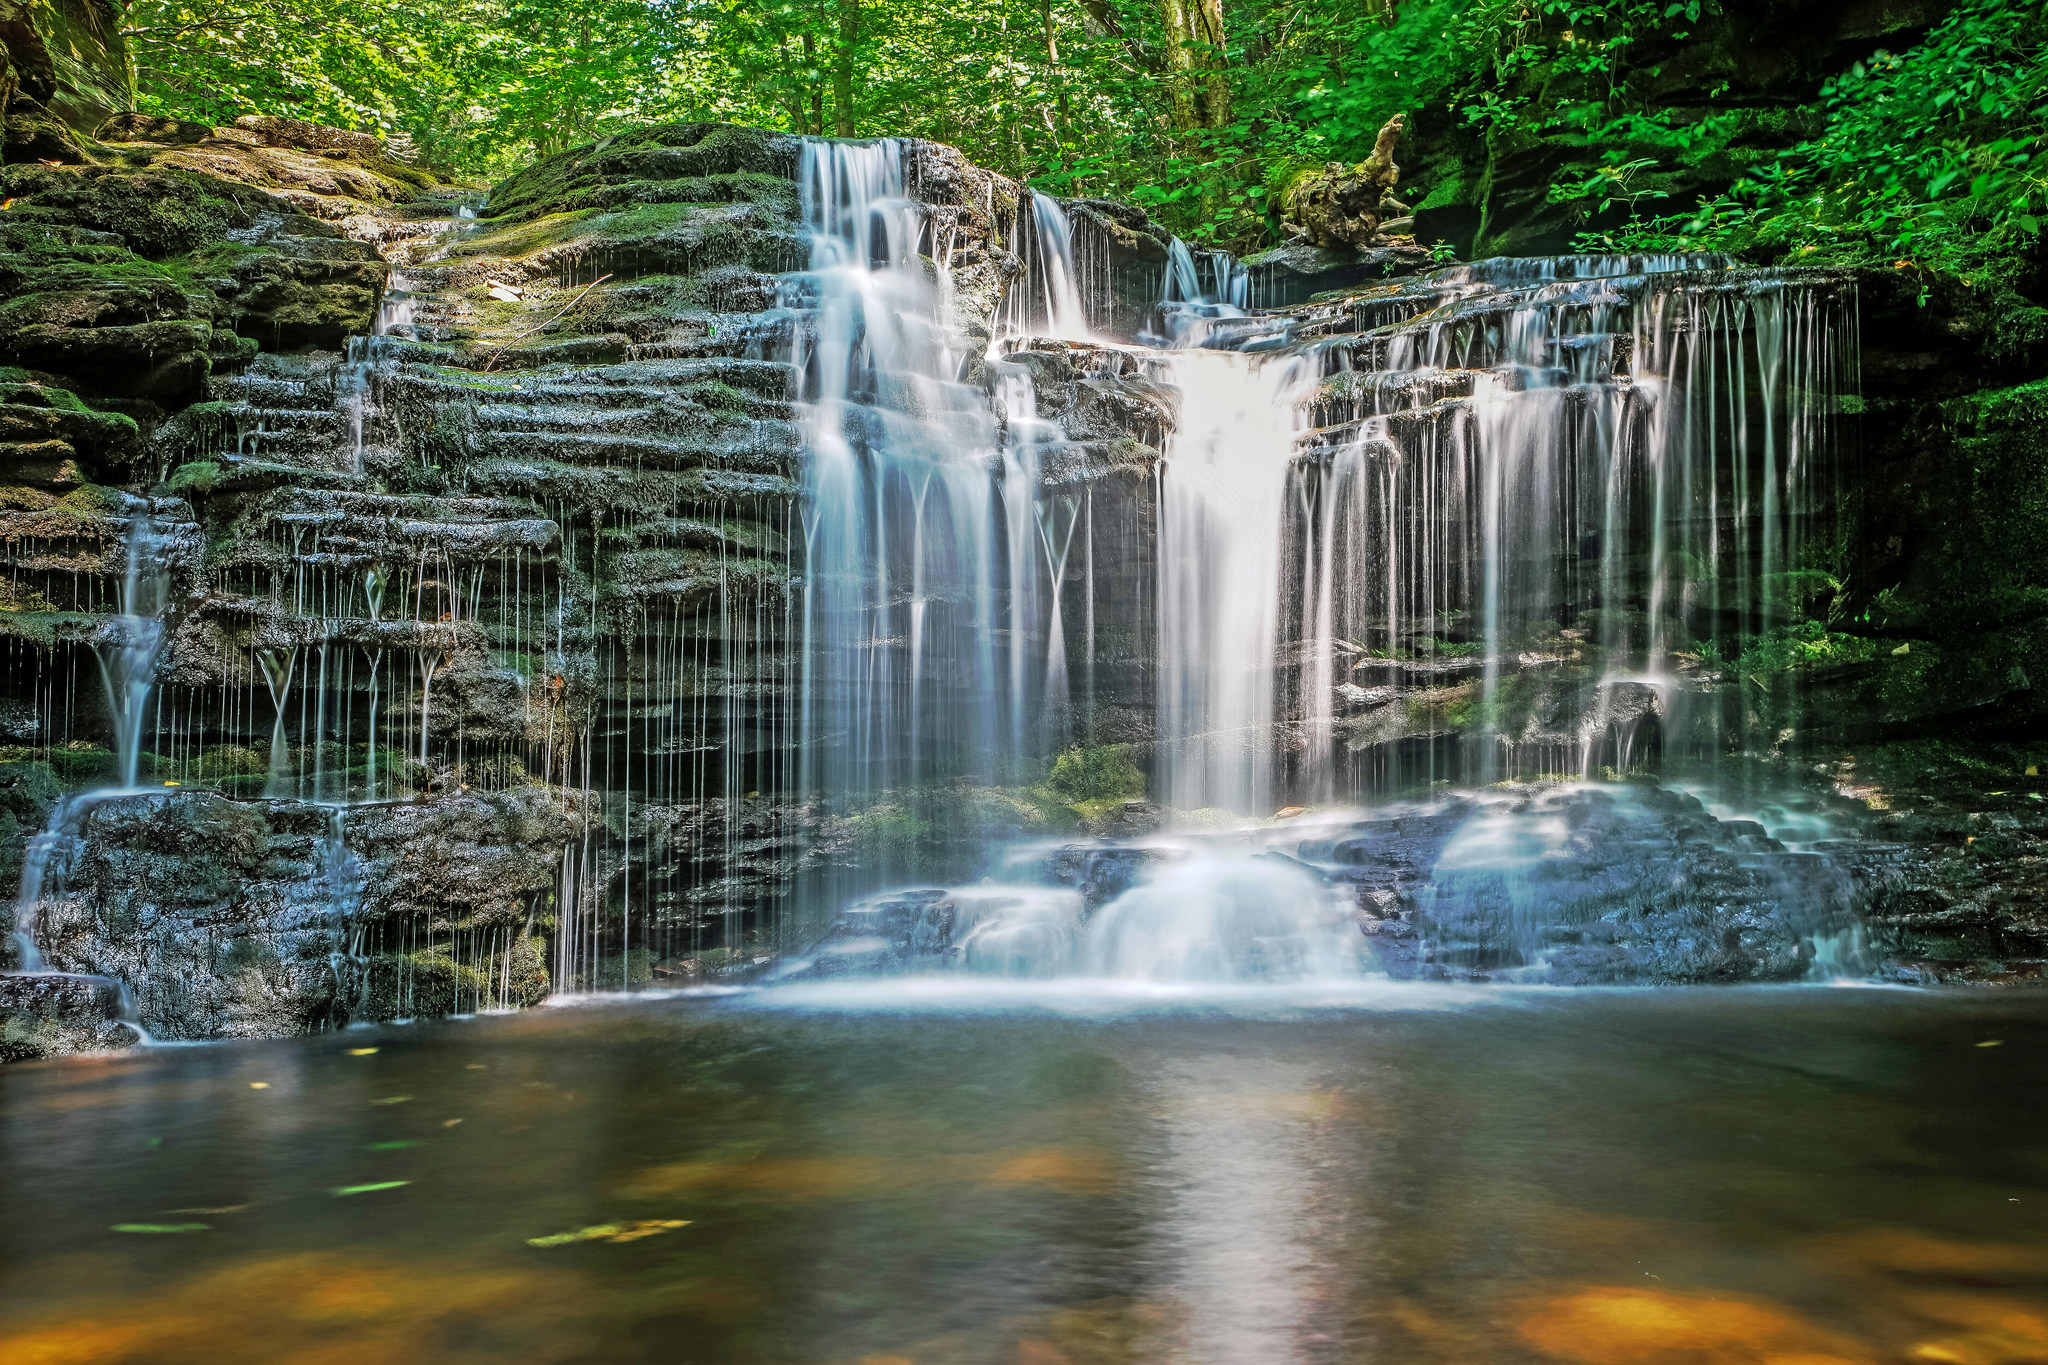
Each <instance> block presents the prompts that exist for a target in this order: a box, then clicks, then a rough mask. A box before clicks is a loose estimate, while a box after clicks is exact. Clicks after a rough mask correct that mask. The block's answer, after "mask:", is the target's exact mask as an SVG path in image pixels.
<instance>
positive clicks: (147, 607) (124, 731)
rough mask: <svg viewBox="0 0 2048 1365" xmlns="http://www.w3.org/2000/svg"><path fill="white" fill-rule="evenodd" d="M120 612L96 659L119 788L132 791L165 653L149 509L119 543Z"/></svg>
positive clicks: (161, 587) (161, 577)
mask: <svg viewBox="0 0 2048 1365" xmlns="http://www.w3.org/2000/svg"><path fill="white" fill-rule="evenodd" d="M122 554H123V559H124V563H123V566H122V571H121V602H120V612H119V614H118V615H117V616H115V618H114V620H113V621H112V623H111V624H110V627H109V630H108V632H107V634H108V636H109V638H107V639H106V641H105V642H104V643H101V644H99V645H98V646H97V647H96V649H95V651H94V652H95V654H96V655H97V656H98V658H99V662H100V677H101V680H102V681H103V682H104V683H105V684H106V689H107V715H108V718H109V719H110V720H111V721H112V729H113V736H112V738H113V749H114V760H115V767H116V770H117V771H118V772H119V774H120V783H119V785H120V786H121V787H123V788H133V787H134V786H135V784H136V782H137V780H138V778H139V775H140V771H141V763H142V727H143V723H144V719H145V717H146V715H147V712H148V709H149V694H150V692H151V690H152V689H153V688H155V686H156V660H157V655H158V653H159V652H160V651H161V650H162V648H163V640H164V623H163V619H162V617H163V610H164V606H165V599H166V597H167V595H168V591H169V586H170V573H169V570H168V568H167V566H166V565H165V563H164V559H163V544H162V540H161V538H160V537H159V536H158V535H157V529H156V522H155V519H154V518H153V517H151V515H150V512H149V509H148V507H147V506H146V505H145V506H144V507H143V508H142V509H140V510H138V511H137V512H135V513H134V514H133V515H132V516H131V517H130V518H129V522H128V534H127V536H126V538H125V539H124V541H123V542H122Z"/></svg>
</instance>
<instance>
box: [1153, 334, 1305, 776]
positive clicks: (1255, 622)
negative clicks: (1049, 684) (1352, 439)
mask: <svg viewBox="0 0 2048 1365" xmlns="http://www.w3.org/2000/svg"><path fill="white" fill-rule="evenodd" d="M1160 364H1161V368H1162V370H1163V372H1164V374H1165V375H1166V376H1167V378H1168V380H1169V382H1171V383H1172V384H1174V385H1175V386H1176V387H1177V388H1178V389H1179V390H1180V394H1181V410H1180V423H1179V426H1178V428H1177V430H1176V431H1175V433H1174V436H1173V438H1172V439H1171V440H1170V441H1169V443H1168V445H1167V449H1166V452H1165V454H1166V459H1165V461H1164V463H1163V465H1162V467H1161V469H1160V472H1159V490H1158V495H1157V496H1158V499H1159V679H1160V683H1159V719H1158V725H1159V764H1158V767H1159V771H1160V779H1161V782H1160V785H1161V788H1162V791H1163V794H1164V796H1165V798H1166V801H1167V803H1168V804H1169V805H1171V806H1173V807H1176V808H1178V809H1182V810H1195V809H1199V808H1203V807H1221V808H1223V809H1225V810H1232V811H1258V810H1266V809H1270V808H1271V804H1272V802H1271V797H1272V760H1273V734H1272V719H1273V662H1272V661H1273V654H1274V649H1275V646H1276V643H1277V630H1278V617H1279V609H1280V558H1279V555H1278V554H1277V553H1276V547H1277V546H1278V545H1279V543H1280V530H1281V518H1282V513H1283V510H1284V499H1285V497H1286V492H1287V483H1288V474H1289V469H1290V467H1291V466H1290V461H1291V456H1292V454H1293V448H1294V438H1295V414H1296V413H1297V411H1298V410H1299V407H1300V401H1301V399H1302V398H1303V397H1305V396H1306V395H1305V394H1304V393H1303V392H1302V390H1303V386H1304V384H1305V383H1306V382H1307V381H1308V378H1309V372H1308V370H1307V368H1306V366H1305V365H1304V364H1303V363H1302V362H1301V361H1300V360H1298V359H1294V358H1288V359H1282V360H1276V361H1273V362H1271V363H1268V364H1263V365H1261V364H1257V363H1255V362H1254V361H1253V360H1252V359H1251V358H1249V357H1246V356H1243V355H1237V354H1233V353H1230V352H1224V351H1207V350H1187V351H1175V352H1171V353H1168V355H1167V356H1166V357H1165V358H1164V359H1163V360H1162V361H1161V362H1160Z"/></svg>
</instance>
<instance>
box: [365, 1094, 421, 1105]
mask: <svg viewBox="0 0 2048 1365" xmlns="http://www.w3.org/2000/svg"><path fill="white" fill-rule="evenodd" d="M370 1103H372V1104H411V1103H412V1096H410V1095H386V1096H385V1097H384V1098H383V1099H381V1100H371V1101H370Z"/></svg>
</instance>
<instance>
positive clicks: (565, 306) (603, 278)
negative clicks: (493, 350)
mask: <svg viewBox="0 0 2048 1365" xmlns="http://www.w3.org/2000/svg"><path fill="white" fill-rule="evenodd" d="M610 278H611V276H610V275H609V274H604V275H599V276H598V277H597V278H596V279H594V280H592V281H591V282H590V283H589V284H586V285H584V286H583V293H582V294H578V295H577V296H576V297H575V298H573V299H570V300H569V301H568V302H567V303H565V304H563V305H562V308H561V312H558V313H556V314H555V315H554V317H551V318H549V319H548V320H547V322H543V323H541V324H540V327H529V328H527V329H526V330H525V331H523V332H521V333H520V334H519V335H518V336H515V337H513V338H512V340H513V341H524V340H526V338H528V337H530V336H532V335H533V334H534V333H535V332H538V331H539V330H540V329H541V327H545V326H547V325H548V323H549V322H553V321H555V319H556V318H559V317H561V316H562V313H566V312H568V311H569V310H570V309H571V308H574V307H575V306H576V305H577V304H579V303H581V302H583V294H588V293H589V292H590V291H591V290H593V289H595V288H597V287H598V286H599V285H601V284H603V283H604V282H605V281H606V280H608V279H610ZM504 358H505V347H503V346H500V347H499V348H498V353H497V354H496V355H494V356H492V357H491V363H490V364H488V365H486V366H484V368H483V370H482V373H484V374H489V373H490V372H491V371H492V370H494V369H496V368H497V367H498V362H499V361H501V360H503V359H504Z"/></svg>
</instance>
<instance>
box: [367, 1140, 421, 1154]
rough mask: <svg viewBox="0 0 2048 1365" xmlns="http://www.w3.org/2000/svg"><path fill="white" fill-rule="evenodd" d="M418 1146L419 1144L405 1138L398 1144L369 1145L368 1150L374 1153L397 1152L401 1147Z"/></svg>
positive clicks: (378, 1143)
mask: <svg viewBox="0 0 2048 1365" xmlns="http://www.w3.org/2000/svg"><path fill="white" fill-rule="evenodd" d="M417 1146H419V1143H417V1142H415V1141H414V1140H413V1139H411V1138H405V1139H402V1140H401V1141H398V1142H373V1143H371V1144H370V1145H369V1147H368V1148H367V1149H366V1150H368V1151H372V1152H395V1151H397V1150H398V1149H399V1148H401V1147H417Z"/></svg>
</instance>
